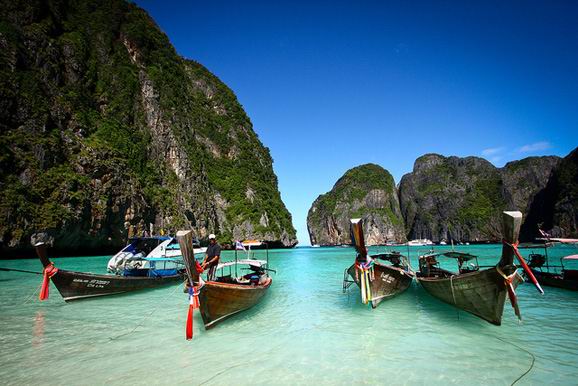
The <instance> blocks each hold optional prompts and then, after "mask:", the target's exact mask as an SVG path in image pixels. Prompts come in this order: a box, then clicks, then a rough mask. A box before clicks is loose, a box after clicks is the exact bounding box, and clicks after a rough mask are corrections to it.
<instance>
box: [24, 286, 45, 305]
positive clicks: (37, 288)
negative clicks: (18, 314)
mask: <svg viewBox="0 0 578 386" xmlns="http://www.w3.org/2000/svg"><path fill="white" fill-rule="evenodd" d="M40 287H42V283H40V284H39V285H38V287H36V289H35V290H34V292H33V293H32V295H30V296H29V297H28V298H27V299H26V301H25V302H24V303H22V305H24V304H26V303H28V302H29V301H30V299H32V298H33V297H34V296H36V294H37V293H38V291H40Z"/></svg>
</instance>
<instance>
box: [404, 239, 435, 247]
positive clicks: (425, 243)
mask: <svg viewBox="0 0 578 386" xmlns="http://www.w3.org/2000/svg"><path fill="white" fill-rule="evenodd" d="M406 245H408V246H410V247H424V246H428V245H434V243H433V242H432V241H431V240H429V239H415V240H410V241H408V242H407V244H406Z"/></svg>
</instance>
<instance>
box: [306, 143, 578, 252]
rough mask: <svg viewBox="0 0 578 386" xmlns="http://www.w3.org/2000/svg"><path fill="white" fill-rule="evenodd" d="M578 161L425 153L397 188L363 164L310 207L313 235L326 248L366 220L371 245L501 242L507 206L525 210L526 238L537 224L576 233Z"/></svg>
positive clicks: (374, 168) (381, 173)
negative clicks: (497, 161) (501, 160)
mask: <svg viewBox="0 0 578 386" xmlns="http://www.w3.org/2000/svg"><path fill="white" fill-rule="evenodd" d="M577 160H578V149H575V150H574V151H573V152H572V153H571V154H570V155H568V156H567V157H566V158H564V159H560V158H559V157H554V156H544V157H528V158H524V159H522V160H519V161H512V162H509V163H507V164H506V165H505V166H504V167H502V168H497V167H495V166H494V165H492V164H491V163H490V162H488V161H487V160H485V159H483V158H480V157H463V158H461V157H445V156H442V155H439V154H426V155H423V156H421V157H419V158H418V159H417V160H416V161H415V164H414V167H413V171H412V172H411V173H408V174H406V175H404V176H403V177H402V178H401V181H400V183H399V186H398V187H397V188H396V186H395V184H394V182H393V178H391V175H390V174H389V173H388V172H387V171H385V170H384V169H383V168H381V167H380V166H378V165H362V166H358V167H356V168H353V169H351V170H349V171H347V172H346V173H345V175H344V176H343V177H341V178H340V179H339V180H338V181H337V183H336V184H335V186H334V187H333V189H332V190H331V191H330V192H328V193H326V194H323V195H320V196H319V197H318V198H317V199H316V200H315V202H314V203H313V205H312V206H311V209H310V210H309V214H308V217H307V226H308V229H309V235H310V240H311V243H312V244H321V245H339V244H343V243H348V242H349V223H348V221H347V220H348V219H349V218H352V217H362V218H363V222H364V227H365V229H366V232H367V234H368V235H371V236H369V237H368V243H369V244H384V243H385V242H386V241H390V240H391V241H396V242H403V241H405V240H407V239H424V238H425V239H430V240H432V241H434V242H441V241H447V242H449V241H450V240H454V241H456V242H489V241H499V240H500V239H501V235H500V231H499V229H500V228H499V215H500V212H501V211H503V210H521V211H522V212H523V213H524V215H525V217H524V224H523V227H522V235H521V239H522V240H527V241H530V240H533V239H534V238H535V237H536V236H537V232H538V227H542V228H543V229H545V230H550V231H552V232H553V234H555V235H559V236H560V235H565V236H576V235H577V234H578V226H577V224H578V217H577V213H578V210H577V208H578V193H577V190H576V187H577V186H578V165H577V164H578V161H577ZM368 170H372V171H373V172H371V173H369V172H367V171H368ZM363 171H365V172H364V173H361V172H363ZM387 176H389V177H387ZM372 197H380V200H372Z"/></svg>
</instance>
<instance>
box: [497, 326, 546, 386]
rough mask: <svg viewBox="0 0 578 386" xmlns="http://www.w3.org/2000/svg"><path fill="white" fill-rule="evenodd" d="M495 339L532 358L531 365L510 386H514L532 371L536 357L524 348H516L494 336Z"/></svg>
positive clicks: (515, 345) (513, 344)
mask: <svg viewBox="0 0 578 386" xmlns="http://www.w3.org/2000/svg"><path fill="white" fill-rule="evenodd" d="M495 338H496V339H498V340H501V341H502V342H504V343H509V344H511V345H512V346H514V347H517V348H518V349H520V350H521V351H524V352H525V353H527V354H528V355H530V356H531V357H532V363H531V364H530V367H529V368H528V370H526V371H525V372H524V373H523V374H522V375H520V376H519V377H518V378H516V380H515V381H514V382H512V383H511V386H514V385H515V384H516V382H518V381H519V380H520V379H522V378H524V377H525V376H526V375H527V374H528V373H529V372H530V371H532V368H534V363H535V362H536V357H535V356H534V354H532V353H531V352H530V351H528V350H526V349H525V348H523V347H521V346H518V345H517V344H516V343H513V342H509V341H507V340H505V339H502V338H500V337H499V336H496V337H495Z"/></svg>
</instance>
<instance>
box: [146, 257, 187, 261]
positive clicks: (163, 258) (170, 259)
mask: <svg viewBox="0 0 578 386" xmlns="http://www.w3.org/2000/svg"><path fill="white" fill-rule="evenodd" d="M140 260H146V261H174V262H181V261H182V260H181V259H172V258H170V257H143V258H142V259H140Z"/></svg>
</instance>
